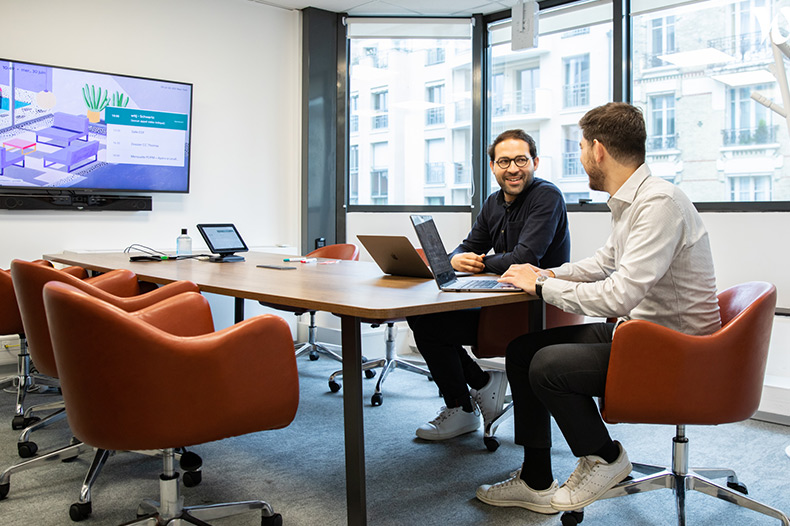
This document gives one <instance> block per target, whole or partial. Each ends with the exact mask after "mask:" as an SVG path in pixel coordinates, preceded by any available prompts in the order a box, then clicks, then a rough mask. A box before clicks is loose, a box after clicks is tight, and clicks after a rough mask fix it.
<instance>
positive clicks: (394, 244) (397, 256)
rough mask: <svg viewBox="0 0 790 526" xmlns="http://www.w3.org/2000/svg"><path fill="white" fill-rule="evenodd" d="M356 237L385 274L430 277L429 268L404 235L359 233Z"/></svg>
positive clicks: (431, 275)
mask: <svg viewBox="0 0 790 526" xmlns="http://www.w3.org/2000/svg"><path fill="white" fill-rule="evenodd" d="M357 239H359V241H360V242H361V243H362V245H363V246H364V247H365V249H366V250H367V251H368V252H369V253H370V256H371V257H372V258H373V261H375V262H376V264H378V266H379V268H380V269H381V270H382V272H384V273H385V274H392V275H393V276H410V277H413V278H432V277H433V274H431V269H429V268H428V265H426V264H425V261H423V259H422V257H420V254H418V253H417V250H416V249H415V248H414V245H412V244H411V241H409V238H407V237H406V236H371V235H359V236H357Z"/></svg>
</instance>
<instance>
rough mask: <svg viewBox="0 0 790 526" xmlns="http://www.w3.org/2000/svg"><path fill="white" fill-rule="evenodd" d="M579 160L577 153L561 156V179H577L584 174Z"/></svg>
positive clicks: (566, 153) (567, 153)
mask: <svg viewBox="0 0 790 526" xmlns="http://www.w3.org/2000/svg"><path fill="white" fill-rule="evenodd" d="M579 158H580V154H579V152H565V153H563V154H562V176H563V177H578V176H580V175H584V174H585V171H584V167H583V166H582V162H581V161H580V160H579Z"/></svg>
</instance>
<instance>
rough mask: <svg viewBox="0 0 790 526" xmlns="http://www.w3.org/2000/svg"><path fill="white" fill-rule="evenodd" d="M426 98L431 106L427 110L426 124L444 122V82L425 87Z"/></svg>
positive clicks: (432, 124) (434, 124)
mask: <svg viewBox="0 0 790 526" xmlns="http://www.w3.org/2000/svg"><path fill="white" fill-rule="evenodd" d="M425 98H426V100H427V102H428V104H429V106H430V107H429V108H428V109H427V110H425V125H426V126H436V125H439V124H444V106H443V103H444V84H432V85H428V86H426V87H425Z"/></svg>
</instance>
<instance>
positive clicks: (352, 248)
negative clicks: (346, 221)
mask: <svg viewBox="0 0 790 526" xmlns="http://www.w3.org/2000/svg"><path fill="white" fill-rule="evenodd" d="M305 257H310V258H330V259H343V260H348V261H358V260H359V247H357V246H356V245H354V244H351V243H337V244H335V245H327V246H325V247H321V248H317V249H315V250H313V251H312V252H310V253H309V254H307V256H305ZM259 303H260V304H261V305H263V306H264V307H269V308H272V309H277V310H281V311H285V312H293V313H294V314H296V315H297V316H300V315H302V314H310V325H308V326H307V342H305V343H303V344H302V345H300V346H299V348H298V349H296V357H297V358H298V357H300V356H302V355H303V354H308V356H309V357H310V360H313V361H315V360H318V357H319V355H321V354H324V355H326V356H328V357H330V358H332V359H333V360H336V361H338V362H342V361H343V358H342V357H341V356H340V355H339V354H337V353H336V352H335V351H333V350H331V349H329V348H328V347H326V346H325V345H323V344H321V343H318V342H317V341H316V339H315V333H316V325H315V312H316V311H314V310H309V309H301V308H299V307H289V306H287V305H280V304H277V303H267V302H264V301H261V302H259Z"/></svg>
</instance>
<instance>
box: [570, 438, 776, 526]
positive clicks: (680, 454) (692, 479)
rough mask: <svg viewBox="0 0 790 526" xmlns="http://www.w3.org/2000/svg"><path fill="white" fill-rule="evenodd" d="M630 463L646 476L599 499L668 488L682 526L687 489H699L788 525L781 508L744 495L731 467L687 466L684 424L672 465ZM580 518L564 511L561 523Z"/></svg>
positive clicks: (674, 447)
mask: <svg viewBox="0 0 790 526" xmlns="http://www.w3.org/2000/svg"><path fill="white" fill-rule="evenodd" d="M633 466H634V471H637V472H639V473H645V474H646V476H644V477H640V478H636V479H631V480H625V481H623V482H621V483H619V484H618V485H616V486H615V487H613V488H612V489H610V490H609V491H607V492H606V493H604V494H603V496H602V497H601V498H600V499H599V500H602V499H611V498H615V497H624V496H626V495H633V494H636V493H644V492H647V491H653V490H656V489H663V488H669V489H671V490H672V492H673V493H674V494H675V507H676V510H677V519H678V526H685V525H686V492H687V491H699V492H700V493H704V494H706V495H710V496H711V497H716V498H717V499H721V500H724V501H727V502H730V503H732V504H735V505H737V506H741V507H743V508H748V509H750V510H753V511H756V512H758V513H762V514H763V515H767V516H769V517H773V518H775V519H779V520H780V521H782V524H783V525H784V526H790V519H788V517H787V515H785V514H784V513H783V512H781V511H780V510H778V509H776V508H772V507H771V506H768V505H766V504H762V503H760V502H758V501H756V500H754V499H751V498H749V497H747V496H746V492H747V490H746V486H745V485H744V484H742V483H741V482H739V481H738V477H737V476H736V475H735V472H734V471H733V470H731V469H727V468H689V467H688V439H687V438H686V436H685V426H682V425H681V426H677V431H676V434H675V438H673V440H672V468H664V467H661V466H653V465H650V464H636V463H635V464H634V465H633ZM725 477H726V478H727V487H725V486H722V485H719V484H716V483H715V482H713V481H712V480H710V479H713V478H725ZM582 518H583V510H576V511H572V512H566V513H565V514H563V517H562V524H563V526H573V525H575V524H578V523H579V522H581V520H582Z"/></svg>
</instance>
